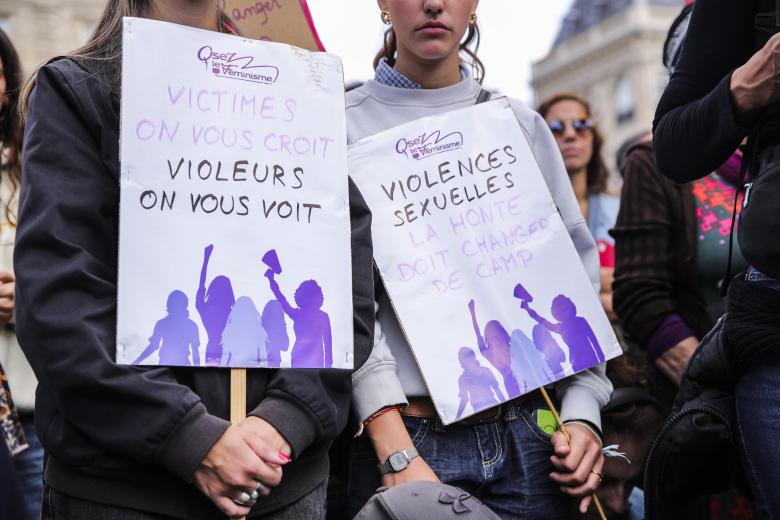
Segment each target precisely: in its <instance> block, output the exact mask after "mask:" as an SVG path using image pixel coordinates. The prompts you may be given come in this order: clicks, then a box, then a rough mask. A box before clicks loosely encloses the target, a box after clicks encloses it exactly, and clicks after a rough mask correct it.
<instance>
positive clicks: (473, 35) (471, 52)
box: [374, 24, 485, 83]
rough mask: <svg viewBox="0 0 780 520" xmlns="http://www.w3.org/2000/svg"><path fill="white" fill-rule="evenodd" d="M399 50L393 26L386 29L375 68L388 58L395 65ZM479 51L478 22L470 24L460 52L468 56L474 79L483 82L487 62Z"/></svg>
mask: <svg viewBox="0 0 780 520" xmlns="http://www.w3.org/2000/svg"><path fill="white" fill-rule="evenodd" d="M397 51H398V41H397V39H396V36H395V31H394V30H393V28H392V27H390V28H389V29H388V30H386V31H385V37H384V43H383V45H382V48H381V49H379V52H378V53H377V55H376V56H375V57H374V69H376V68H377V67H378V66H379V62H381V61H382V60H386V61H387V64H388V65H390V66H391V67H392V66H394V65H395V59H396V56H395V54H396V52H397ZM477 51H479V26H478V24H474V25H469V30H468V32H466V37H465V38H464V39H463V41H462V42H461V43H460V52H461V53H463V54H464V55H465V56H466V62H467V63H468V64H469V65H471V70H472V74H473V76H474V79H476V80H477V81H479V82H480V83H482V81H483V80H484V79H485V64H484V63H482V60H480V59H479V57H477Z"/></svg>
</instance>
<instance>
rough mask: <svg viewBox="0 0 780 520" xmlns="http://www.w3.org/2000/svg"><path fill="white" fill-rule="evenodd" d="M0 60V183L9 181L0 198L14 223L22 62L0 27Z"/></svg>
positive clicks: (18, 178)
mask: <svg viewBox="0 0 780 520" xmlns="http://www.w3.org/2000/svg"><path fill="white" fill-rule="evenodd" d="M0 60H2V62H3V76H4V78H5V92H4V96H5V105H4V106H3V107H1V108H0V145H2V149H3V153H4V154H5V157H4V158H3V163H2V173H1V174H0V182H10V183H11V193H10V196H9V197H8V199H7V200H4V201H2V204H3V205H4V206H5V211H6V215H8V219H9V220H11V222H14V223H15V220H16V210H15V208H13V207H11V202H12V201H13V199H14V196H15V195H16V192H17V190H18V189H19V185H20V184H21V181H22V159H21V157H22V126H21V124H20V122H19V110H18V105H19V91H20V89H21V85H22V76H23V75H22V65H21V62H20V61H19V55H18V54H17V53H16V49H15V48H14V46H13V44H12V43H11V40H10V38H8V35H7V34H6V33H5V32H4V31H3V30H2V29H0Z"/></svg>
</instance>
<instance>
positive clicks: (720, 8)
mask: <svg viewBox="0 0 780 520" xmlns="http://www.w3.org/2000/svg"><path fill="white" fill-rule="evenodd" d="M761 4H762V0H707V1H706V2H696V3H695V7H694V8H693V14H692V15H691V21H690V25H689V26H688V32H687V34H686V37H685V43H684V44H683V49H682V52H681V54H680V58H679V61H678V62H677V64H676V66H675V70H674V74H672V77H671V79H670V80H669V85H668V86H667V87H666V90H664V93H663V95H662V96H661V100H660V101H659V103H658V108H657V110H656V114H655V121H654V122H653V144H654V147H655V156H656V159H657V160H658V169H659V170H660V171H661V173H663V174H664V175H666V176H668V177H669V178H671V179H673V180H675V181H677V182H688V181H692V180H694V179H698V178H701V177H704V176H705V175H709V173H710V172H713V171H715V170H716V169H717V168H718V167H719V166H720V165H721V164H723V163H724V162H726V160H727V159H728V158H729V157H730V156H731V154H733V153H734V150H736V149H737V146H739V143H740V142H741V141H742V139H744V138H745V136H746V135H747V134H748V132H749V129H746V128H742V127H741V126H740V124H739V121H738V120H737V117H736V110H735V109H734V106H733V101H732V99H731V90H730V87H729V83H730V81H731V73H732V71H733V70H734V69H736V68H737V67H740V66H742V65H743V64H745V63H746V62H747V61H748V60H749V59H750V57H751V56H752V55H753V53H754V52H755V50H756V49H757V48H758V47H757V45H759V43H758V42H757V40H758V38H759V35H757V33H756V30H755V29H754V22H755V16H756V14H757V13H758V12H759V11H760V9H761Z"/></svg>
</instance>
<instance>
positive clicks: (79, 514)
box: [41, 481, 328, 520]
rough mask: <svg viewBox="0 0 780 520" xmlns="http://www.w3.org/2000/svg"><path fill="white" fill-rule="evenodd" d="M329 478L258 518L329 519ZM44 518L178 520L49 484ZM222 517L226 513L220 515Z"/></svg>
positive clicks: (45, 519) (45, 491) (289, 519)
mask: <svg viewBox="0 0 780 520" xmlns="http://www.w3.org/2000/svg"><path fill="white" fill-rule="evenodd" d="M327 487H328V483H327V481H325V482H323V483H322V484H320V485H319V486H317V487H316V488H314V490H312V491H311V492H310V493H309V494H308V495H305V496H304V497H302V498H301V499H300V500H298V501H297V502H295V503H293V504H291V505H289V506H287V507H286V508H284V509H282V510H279V511H275V512H273V513H270V514H268V515H264V516H262V517H252V518H255V519H256V520H301V519H304V518H305V519H306V520H325V492H326V490H327ZM41 518H42V520H174V519H173V518H171V517H169V516H164V515H158V514H155V513H147V512H144V511H137V510H135V509H127V508H124V507H116V506H109V505H105V504H98V503H97V502H91V501H89V500H82V499H80V498H76V497H72V496H70V495H66V494H65V493H60V492H59V491H56V490H54V489H52V488H50V487H49V486H46V489H45V490H44V500H43V516H42V517H41ZM217 518H219V519H222V518H225V517H224V516H219V517H217Z"/></svg>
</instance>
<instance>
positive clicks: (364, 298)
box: [251, 179, 374, 457]
mask: <svg viewBox="0 0 780 520" xmlns="http://www.w3.org/2000/svg"><path fill="white" fill-rule="evenodd" d="M349 205H350V219H351V222H352V306H353V309H354V311H353V312H354V319H353V323H354V325H353V326H354V351H355V355H354V366H355V369H358V368H360V367H361V366H362V365H363V363H365V362H366V360H367V359H368V355H369V354H370V352H371V347H372V345H373V343H374V339H373V332H374V278H373V268H374V267H373V266H374V264H373V249H372V246H371V212H370V211H369V209H368V206H367V205H366V202H365V200H363V196H362V195H361V193H360V191H359V190H358V189H357V186H355V184H354V183H353V182H352V179H350V180H349ZM351 393H352V378H351V374H350V371H348V370H301V369H297V370H296V369H286V370H277V371H276V374H275V375H274V377H273V378H272V379H271V381H270V382H269V384H268V389H267V392H266V395H267V397H266V398H265V399H264V400H263V401H262V402H261V403H260V405H259V406H258V407H257V408H256V409H255V410H254V411H253V412H252V413H251V415H254V416H256V417H260V418H262V419H265V420H266V421H268V422H269V423H271V424H272V425H273V426H274V428H276V429H277V430H278V431H279V433H281V434H282V436H284V438H285V439H287V442H289V443H290V445H291V446H292V449H293V456H296V457H297V456H298V455H300V453H301V452H302V451H303V450H304V449H306V448H307V447H308V446H309V445H311V444H314V443H321V442H327V441H330V440H332V439H334V438H335V437H336V436H337V435H338V434H339V432H341V430H342V429H344V425H345V424H346V422H347V415H348V413H349V399H350V395H351Z"/></svg>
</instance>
